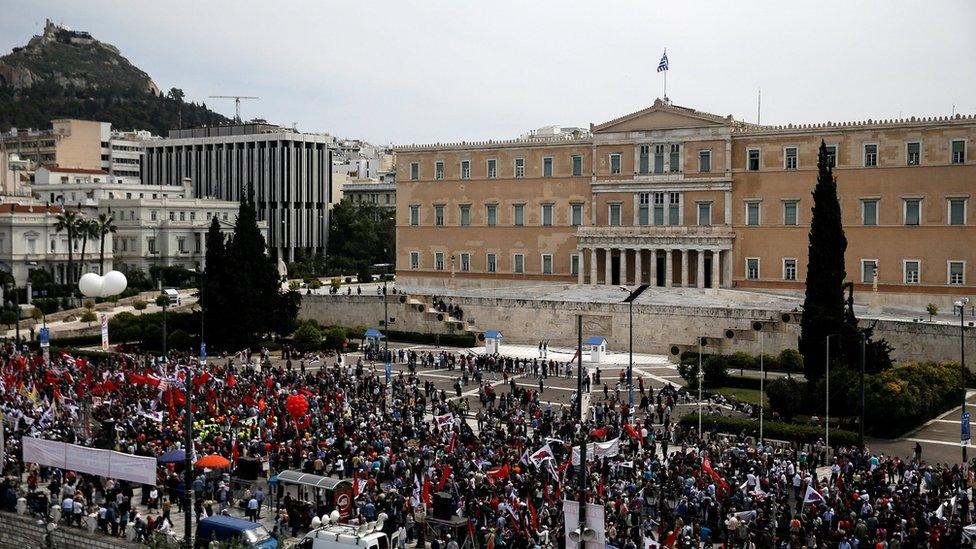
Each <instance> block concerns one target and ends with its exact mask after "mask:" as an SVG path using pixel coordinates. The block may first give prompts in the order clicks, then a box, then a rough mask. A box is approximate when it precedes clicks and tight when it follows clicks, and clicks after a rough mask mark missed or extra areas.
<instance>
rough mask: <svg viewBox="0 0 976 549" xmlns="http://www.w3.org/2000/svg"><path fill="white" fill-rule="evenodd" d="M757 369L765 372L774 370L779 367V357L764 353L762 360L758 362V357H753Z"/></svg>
mask: <svg viewBox="0 0 976 549" xmlns="http://www.w3.org/2000/svg"><path fill="white" fill-rule="evenodd" d="M753 361H754V363H755V365H756V369H757V370H764V371H766V372H775V371H778V370H779V369H780V368H779V357H778V356H777V355H772V354H769V353H764V354H763V355H762V362H761V363H760V362H759V357H758V356H757V357H755V358H754V359H753Z"/></svg>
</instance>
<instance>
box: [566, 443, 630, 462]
mask: <svg viewBox="0 0 976 549" xmlns="http://www.w3.org/2000/svg"><path fill="white" fill-rule="evenodd" d="M619 453H620V437H617V438H615V439H613V440H608V441H606V442H591V443H589V444H587V445H586V459H587V461H589V460H590V459H596V458H608V457H613V456H615V455H617V454H619ZM579 462H580V449H579V446H573V465H579Z"/></svg>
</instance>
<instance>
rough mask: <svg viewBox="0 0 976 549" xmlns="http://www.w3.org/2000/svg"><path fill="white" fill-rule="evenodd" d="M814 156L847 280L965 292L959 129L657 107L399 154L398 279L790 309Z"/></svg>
mask: <svg viewBox="0 0 976 549" xmlns="http://www.w3.org/2000/svg"><path fill="white" fill-rule="evenodd" d="M821 140H823V141H824V142H825V143H826V145H827V146H828V153H829V156H830V159H831V162H832V163H833V165H834V174H835V175H836V177H837V181H838V195H839V198H840V203H841V208H842V212H843V222H844V226H845V230H846V234H847V238H848V241H849V245H848V250H847V256H846V260H847V271H848V279H849V280H851V281H853V282H855V284H856V285H857V286H859V287H860V288H861V289H867V288H870V287H871V286H872V285H873V283H874V282H875V280H874V278H875V276H876V277H877V288H878V291H879V292H881V293H887V294H897V295H898V296H900V297H899V299H906V300H908V301H913V300H914V301H918V300H923V302H924V300H925V299H928V298H927V297H925V296H931V295H942V296H951V295H959V294H966V293H971V292H972V290H973V288H974V280H976V278H974V277H976V252H974V250H973V246H972V245H971V243H972V242H976V222H974V219H973V214H974V213H976V211H974V202H973V200H971V199H970V198H971V196H970V195H971V193H972V192H973V191H972V189H973V184H974V182H976V162H974V160H973V158H972V155H971V154H970V153H971V151H970V150H969V149H970V147H971V146H972V144H973V142H974V140H976V118H974V117H973V116H960V115H957V116H954V117H951V118H950V117H941V118H926V119H914V118H912V119H905V120H885V121H873V120H868V121H865V122H852V123H836V124H835V123H826V124H816V125H801V126H794V125H790V126H784V127H772V126H758V125H754V124H748V123H745V122H741V121H738V120H735V119H733V118H732V117H731V116H718V115H713V114H708V113H704V112H701V111H697V110H694V109H690V108H685V107H679V106H675V105H672V104H670V103H669V102H667V101H662V100H658V101H656V102H655V103H654V104H653V105H652V106H651V107H648V108H646V109H643V110H641V111H638V112H634V113H631V114H628V115H625V116H622V117H620V118H617V119H614V120H611V121H609V122H606V123H603V124H599V125H592V126H591V127H590V131H589V132H585V133H580V132H574V133H560V134H558V135H555V136H553V137H551V138H547V137H544V136H539V135H535V134H533V135H531V136H529V137H528V138H525V137H523V138H521V139H517V140H511V141H490V142H480V143H466V142H465V143H454V144H448V145H442V144H435V145H420V146H406V147H398V148H397V149H396V153H397V174H396V178H397V274H398V277H399V279H400V280H402V281H404V282H405V283H408V284H414V285H419V286H437V285H444V284H448V283H450V284H458V285H473V286H498V285H513V284H518V283H527V282H566V283H579V284H628V285H630V284H650V285H652V286H657V287H678V286H682V287H698V288H715V287H737V288H762V289H767V290H774V291H784V292H799V291H802V288H803V281H804V280H805V276H806V268H807V265H806V264H807V236H808V233H809V229H810V225H809V223H810V216H811V208H812V205H813V204H812V198H811V193H812V191H813V188H814V186H815V184H816V180H817V156H818V149H819V146H820V143H821Z"/></svg>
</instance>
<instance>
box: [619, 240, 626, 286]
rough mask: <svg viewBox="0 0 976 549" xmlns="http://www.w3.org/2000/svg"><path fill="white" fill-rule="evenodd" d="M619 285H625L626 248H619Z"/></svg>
mask: <svg viewBox="0 0 976 549" xmlns="http://www.w3.org/2000/svg"><path fill="white" fill-rule="evenodd" d="M620 285H621V286H626V285H627V248H620Z"/></svg>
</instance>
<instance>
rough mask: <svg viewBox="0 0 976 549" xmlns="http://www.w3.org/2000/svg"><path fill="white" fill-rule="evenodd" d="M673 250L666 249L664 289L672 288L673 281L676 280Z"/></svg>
mask: <svg viewBox="0 0 976 549" xmlns="http://www.w3.org/2000/svg"><path fill="white" fill-rule="evenodd" d="M673 251H674V250H672V249H671V248H665V249H664V287H665V288H670V287H671V281H672V280H674V267H673V266H672V265H671V261H672V258H671V256H672V255H673V254H672V252H673Z"/></svg>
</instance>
